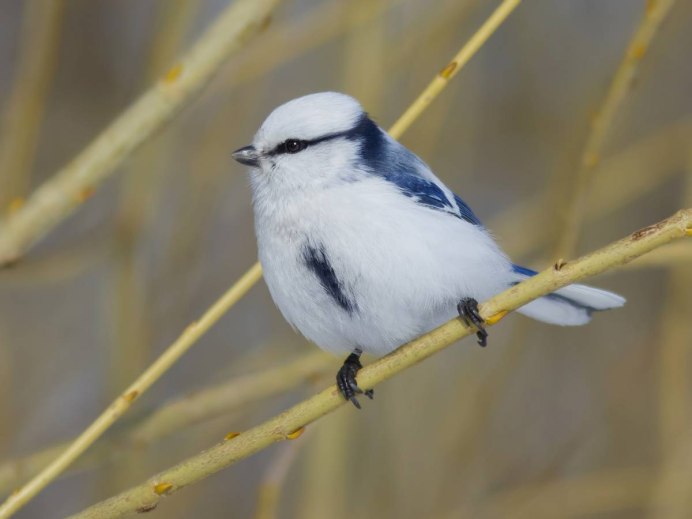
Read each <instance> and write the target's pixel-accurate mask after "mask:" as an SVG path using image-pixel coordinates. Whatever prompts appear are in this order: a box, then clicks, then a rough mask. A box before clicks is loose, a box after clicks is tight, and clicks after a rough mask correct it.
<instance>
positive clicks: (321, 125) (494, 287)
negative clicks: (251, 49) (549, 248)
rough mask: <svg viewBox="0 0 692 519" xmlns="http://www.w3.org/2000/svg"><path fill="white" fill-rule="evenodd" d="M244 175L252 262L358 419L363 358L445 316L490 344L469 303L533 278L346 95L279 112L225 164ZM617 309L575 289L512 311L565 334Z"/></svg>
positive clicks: (604, 294) (617, 301) (600, 295)
mask: <svg viewBox="0 0 692 519" xmlns="http://www.w3.org/2000/svg"><path fill="white" fill-rule="evenodd" d="M232 156H233V158H234V159H235V160H236V161H238V162H240V163H241V164H243V165H245V166H249V174H250V189H251V192H252V206H253V212H254V223H255V234H256V238H257V247H258V255H259V260H260V263H261V265H262V269H263V273H264V279H265V282H266V284H267V287H268V288H269V292H270V294H271V296H272V299H273V301H274V303H275V304H276V306H277V307H278V309H279V310H280V312H281V313H282V315H283V316H284V318H285V319H286V321H288V323H290V324H291V326H292V327H293V328H294V329H297V330H298V331H299V332H300V333H301V334H302V335H303V336H305V337H306V338H307V339H308V340H310V341H311V342H313V343H315V344H316V345H317V346H319V347H320V348H322V349H323V350H326V351H328V352H331V353H333V354H337V355H339V354H342V355H347V357H346V359H345V361H344V363H343V365H342V366H341V368H340V369H339V371H338V373H337V375H336V381H337V387H338V390H339V391H340V393H341V394H342V395H343V397H344V398H345V399H346V400H347V401H350V402H351V403H353V405H355V406H356V407H357V408H359V409H360V407H361V406H360V403H359V401H358V398H357V397H358V396H359V395H365V396H367V397H369V398H371V399H372V398H373V395H374V392H373V389H372V388H367V389H362V388H360V387H359V386H358V383H357V378H356V376H357V373H358V371H359V370H360V369H361V368H362V363H361V360H360V358H361V355H362V354H363V353H368V354H371V355H374V356H382V355H385V354H387V353H389V352H391V351H393V350H395V349H396V348H397V347H399V346H400V345H402V344H404V343H406V342H408V341H410V340H412V339H414V338H416V337H418V336H420V335H422V334H424V333H426V332H428V331H430V330H432V329H434V328H436V327H438V326H440V325H442V324H443V323H445V322H447V321H449V320H450V319H453V318H455V317H461V319H462V320H463V321H464V322H465V323H466V324H467V325H468V326H469V327H472V329H473V330H474V331H475V332H476V335H477V338H478V343H479V344H480V345H481V346H485V345H486V339H487V335H488V334H487V332H486V330H485V327H484V321H483V319H482V317H481V316H480V315H479V312H478V301H483V300H486V299H488V298H490V297H492V296H494V295H496V294H498V293H500V292H502V291H503V290H506V289H508V288H510V287H511V286H513V285H516V284H517V283H519V282H521V281H522V280H524V279H527V278H530V277H532V276H534V275H535V274H536V271H534V270H531V269H528V268H525V267H522V266H519V265H515V264H514V263H512V261H511V260H510V259H509V258H508V256H507V255H506V254H505V253H504V252H503V251H502V249H501V248H500V246H499V245H498V243H497V242H496V240H495V239H494V238H493V236H492V235H491V233H490V232H489V230H488V229H486V228H485V226H484V225H483V224H482V223H481V221H480V220H479V218H478V217H477V216H476V214H475V213H474V212H473V211H472V210H471V208H470V207H469V206H468V205H467V204H466V203H465V202H464V201H463V200H462V199H461V198H460V197H459V196H458V195H456V194H454V193H453V192H452V191H451V190H450V189H449V188H448V187H447V186H446V185H445V184H444V183H443V182H442V181H441V180H440V179H439V178H438V177H437V176H435V174H434V173H433V172H432V170H431V169H430V167H428V165H427V164H426V163H425V162H423V160H421V159H420V158H419V157H418V156H417V155H416V154H414V153H413V152H412V151H410V150H409V149H408V148H406V147H405V146H403V145H402V144H401V143H399V142H398V141H396V140H395V139H393V138H392V137H391V136H390V135H389V134H388V133H387V132H386V131H384V130H383V129H382V128H380V127H379V126H378V125H377V124H376V123H375V122H374V121H373V120H372V119H371V118H370V116H369V115H368V114H367V113H366V112H365V111H364V110H363V107H362V106H361V105H360V103H359V102H358V101H357V100H356V99H354V98H353V97H350V96H348V95H346V94H342V93H338V92H319V93H314V94H309V95H305V96H302V97H298V98H296V99H293V100H290V101H288V102H286V103H285V104H282V105H281V106H279V107H277V108H275V109H274V110H273V111H272V112H271V113H270V114H269V116H268V117H267V118H266V119H265V120H264V122H263V123H262V124H261V126H260V128H259V130H258V131H257V133H256V134H255V136H254V138H253V140H252V144H250V145H249V146H245V147H242V148H240V149H238V150H236V151H235V152H233V154H232ZM624 303H625V299H624V298H623V297H621V296H619V295H618V294H615V293H613V292H608V291H605V290H601V289H598V288H593V287H590V286H585V285H579V284H573V285H569V286H566V287H564V288H561V289H559V290H556V291H555V292H553V293H551V294H548V295H546V296H543V297H541V298H539V299H536V300H534V301H532V302H530V303H528V304H526V305H524V306H522V307H521V308H519V309H518V310H517V311H518V312H519V313H522V314H524V315H526V316H528V317H531V318H534V319H537V320H539V321H543V322H545V323H550V324H556V325H563V326H574V325H582V324H586V323H587V322H589V320H590V319H591V315H592V313H593V312H595V311H600V310H608V309H611V308H617V307H620V306H622V305H623V304H624Z"/></svg>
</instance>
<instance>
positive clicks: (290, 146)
mask: <svg viewBox="0 0 692 519" xmlns="http://www.w3.org/2000/svg"><path fill="white" fill-rule="evenodd" d="M280 147H281V148H283V149H282V151H284V152H286V153H298V152H299V151H303V150H304V149H305V148H307V147H308V143H307V142H305V141H301V140H299V139H287V140H286V141H284V142H283V143H281V145H280Z"/></svg>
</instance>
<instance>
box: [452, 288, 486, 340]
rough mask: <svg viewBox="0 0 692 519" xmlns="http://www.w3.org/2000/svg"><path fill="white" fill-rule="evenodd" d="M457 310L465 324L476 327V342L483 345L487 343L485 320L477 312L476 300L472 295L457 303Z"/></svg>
mask: <svg viewBox="0 0 692 519" xmlns="http://www.w3.org/2000/svg"><path fill="white" fill-rule="evenodd" d="M457 311H458V312H459V317H461V320H462V321H464V323H466V326H468V327H470V328H475V329H476V337H478V344H480V345H481V346H483V347H485V345H486V344H488V341H487V339H488V332H486V331H485V326H484V325H485V320H484V319H483V318H482V317H481V314H479V313H478V301H476V300H475V299H474V298H472V297H465V298H464V299H462V300H461V301H459V304H457Z"/></svg>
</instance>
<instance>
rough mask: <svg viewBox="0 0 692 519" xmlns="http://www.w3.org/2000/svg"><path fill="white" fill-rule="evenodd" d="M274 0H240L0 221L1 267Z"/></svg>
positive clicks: (210, 70)
mask: <svg viewBox="0 0 692 519" xmlns="http://www.w3.org/2000/svg"><path fill="white" fill-rule="evenodd" d="M277 3H278V0H239V1H237V2H234V3H233V4H232V5H231V6H230V7H229V8H228V9H226V11H225V12H223V13H222V14H221V15H220V16H219V18H218V19H217V20H216V22H214V24H213V25H212V26H211V27H210V28H209V29H208V30H207V32H206V33H205V34H204V35H203V36H202V37H201V38H200V39H199V40H198V41H197V42H196V43H195V45H193V46H192V48H191V49H190V50H189V51H188V52H187V53H186V54H185V55H184V56H183V57H182V59H181V60H180V62H179V63H178V64H176V65H175V66H173V67H172V68H171V69H170V70H169V71H168V72H167V73H166V74H165V75H164V77H162V78H161V79H160V80H159V81H158V82H157V83H156V84H155V85H154V86H153V87H151V88H150V89H149V90H148V91H147V92H145V93H144V94H143V95H142V96H141V97H140V98H139V99H138V100H137V101H136V102H135V103H133V104H132V105H131V106H130V107H129V108H128V109H127V110H125V112H123V114H122V115H120V117H118V118H117V119H116V120H115V121H113V122H112V123H111V124H110V126H108V127H107V128H106V129H105V130H104V131H103V132H101V133H100V134H99V135H98V136H97V137H96V138H95V139H94V140H93V141H92V142H91V144H89V145H88V146H87V147H86V148H85V149H84V151H82V152H81V153H80V154H79V155H78V156H77V157H76V158H75V159H74V160H72V162H70V163H69V164H68V165H67V166H65V167H64V168H63V169H62V170H60V171H58V172H57V173H56V174H55V176H53V178H51V179H50V180H48V181H47V182H46V183H44V184H43V185H42V186H41V187H39V188H38V189H37V190H36V192H35V193H34V194H33V195H31V197H30V198H29V199H28V200H27V202H26V204H25V205H24V206H23V207H21V208H20V209H18V210H17V211H16V212H15V213H13V214H12V215H10V217H9V218H8V219H7V221H5V222H2V223H1V224H0V267H1V266H3V265H6V264H8V263H11V262H13V261H16V260H17V259H18V258H19V257H20V256H21V255H22V253H24V251H26V250H27V249H28V248H29V247H30V246H31V245H33V244H34V243H35V242H36V241H38V240H40V239H41V238H42V237H43V236H44V235H45V234H47V233H48V232H49V231H50V230H51V229H53V228H54V227H55V226H56V225H58V223H60V222H61V221H63V220H64V219H65V218H67V217H68V216H69V215H70V214H71V213H72V212H74V211H75V210H76V209H77V207H79V205H80V204H81V203H82V202H84V201H85V200H86V199H87V198H88V197H89V195H90V194H91V193H92V192H93V190H94V188H95V187H96V186H97V185H98V184H100V183H101V182H102V181H103V180H105V179H106V177H108V176H109V175H110V174H111V173H113V171H114V170H115V168H116V167H117V166H118V165H119V164H120V163H121V162H122V161H123V160H124V159H125V158H126V157H128V156H129V155H130V153H131V152H132V151H133V150H134V149H135V148H137V146H139V145H141V144H142V143H143V142H144V141H146V140H147V139H148V138H149V137H151V136H152V135H153V134H154V133H155V132H156V131H157V130H159V129H160V128H161V127H162V126H164V125H165V124H166V123H167V122H168V121H170V120H171V119H172V118H173V116H175V115H176V114H177V113H178V112H179V111H180V110H181V109H182V108H183V107H184V106H186V105H187V104H189V103H190V101H191V100H192V99H193V98H194V97H195V96H196V95H197V94H199V93H200V92H201V90H202V88H203V87H204V86H205V85H206V84H207V83H208V82H209V81H210V80H211V79H212V77H213V76H214V74H215V73H216V72H217V71H218V70H219V68H220V67H221V65H223V63H224V62H225V61H226V59H227V58H228V57H229V56H230V55H231V54H233V53H234V52H235V51H237V50H238V49H239V48H241V47H242V45H243V44H244V43H245V42H246V41H247V40H248V39H249V38H250V37H251V36H252V35H254V34H255V33H256V32H258V31H259V30H261V29H262V28H264V27H265V26H266V24H267V20H268V17H269V15H270V13H271V12H272V10H273V9H274V7H275V5H276V4H277Z"/></svg>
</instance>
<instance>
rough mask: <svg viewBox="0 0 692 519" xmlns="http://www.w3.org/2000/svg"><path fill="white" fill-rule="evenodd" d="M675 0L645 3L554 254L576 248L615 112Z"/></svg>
mask: <svg viewBox="0 0 692 519" xmlns="http://www.w3.org/2000/svg"><path fill="white" fill-rule="evenodd" d="M674 2H675V0H656V1H649V2H647V3H646V7H645V8H644V16H643V17H642V20H641V22H640V24H639V27H638V28H637V30H636V31H635V33H634V35H633V36H632V39H631V40H630V42H629V45H628V46H627V50H626V51H625V56H624V57H623V59H622V61H621V62H620V65H619V66H618V68H617V70H616V71H615V75H614V76H613V80H612V81H611V83H610V86H609V87H608V91H607V92H606V95H605V98H604V99H603V102H602V104H601V106H600V107H599V109H598V111H597V112H596V115H595V117H594V118H593V120H592V122H591V132H590V133H589V136H588V138H587V140H586V143H585V145H584V149H583V150H582V153H581V157H580V159H579V169H578V170H577V173H576V175H575V176H574V181H573V182H570V184H571V186H570V189H569V193H570V195H569V198H568V199H567V200H566V203H565V204H564V212H563V215H564V216H563V221H562V225H561V226H560V229H559V231H560V237H559V240H558V244H557V247H556V249H555V256H557V257H560V256H566V257H568V256H571V255H572V254H573V253H574V251H575V250H576V246H577V241H578V239H579V231H580V228H581V224H582V221H583V219H584V214H585V213H586V211H585V210H584V207H585V205H586V202H587V200H588V196H589V191H590V189H589V188H590V187H591V182H592V180H593V176H594V170H595V167H596V165H597V164H598V163H599V161H600V160H601V153H602V150H603V145H604V144H605V142H606V137H607V134H608V131H609V130H610V128H611V126H612V124H613V121H614V120H615V114H616V113H617V111H618V109H619V108H620V106H622V103H623V101H624V100H625V98H626V96H627V94H628V92H629V91H630V90H631V87H632V83H633V82H634V78H635V77H636V74H637V71H638V70H639V63H640V62H641V60H642V58H643V57H644V56H645V55H646V53H647V51H648V49H649V46H650V45H651V41H652V40H653V38H654V36H655V35H656V32H657V31H658V28H659V26H660V25H661V22H662V21H663V20H664V19H665V17H666V15H667V14H668V12H669V11H670V8H671V7H672V6H673V3H674Z"/></svg>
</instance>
